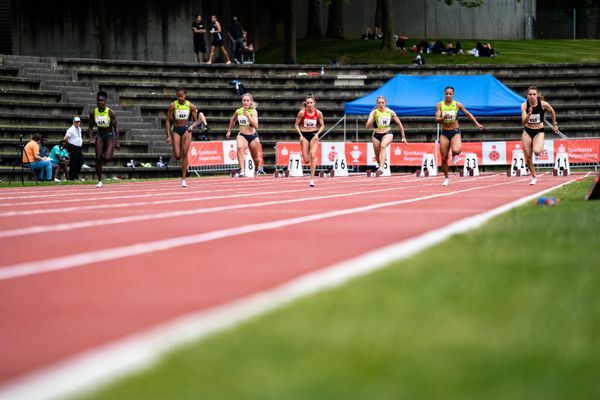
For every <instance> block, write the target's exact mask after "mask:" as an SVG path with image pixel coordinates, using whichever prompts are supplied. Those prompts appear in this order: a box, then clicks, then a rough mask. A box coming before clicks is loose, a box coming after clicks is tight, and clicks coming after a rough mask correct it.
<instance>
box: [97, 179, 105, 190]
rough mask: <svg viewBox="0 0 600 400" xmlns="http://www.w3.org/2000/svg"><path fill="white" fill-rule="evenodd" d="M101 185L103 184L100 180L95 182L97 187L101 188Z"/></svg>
mask: <svg viewBox="0 0 600 400" xmlns="http://www.w3.org/2000/svg"><path fill="white" fill-rule="evenodd" d="M102 186H104V183H102V181H98V183H96V187H97V188H101V187H102Z"/></svg>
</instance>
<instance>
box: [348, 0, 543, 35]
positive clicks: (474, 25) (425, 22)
mask: <svg viewBox="0 0 600 400" xmlns="http://www.w3.org/2000/svg"><path fill="white" fill-rule="evenodd" d="M533 2H535V0H521V1H520V2H518V1H517V0H487V1H486V2H485V3H484V4H483V5H482V6H481V7H478V8H465V7H461V6H460V5H458V4H454V5H452V6H447V5H446V4H445V3H444V2H443V1H438V0H422V1H393V20H394V31H395V33H397V34H399V35H408V36H409V37H411V38H430V39H436V38H453V39H477V38H487V39H525V22H526V17H527V14H531V11H530V10H532V9H533V10H535V7H533V8H532V3H533ZM375 3H376V1H375V0H349V1H348V3H347V4H346V6H345V8H344V18H345V22H346V24H345V26H344V29H345V35H346V37H348V38H359V37H360V36H361V34H362V33H364V32H365V31H366V28H367V26H373V25H374V20H375Z"/></svg>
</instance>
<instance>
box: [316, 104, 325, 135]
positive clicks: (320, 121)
mask: <svg viewBox="0 0 600 400" xmlns="http://www.w3.org/2000/svg"><path fill="white" fill-rule="evenodd" d="M317 115H318V116H319V130H318V132H317V135H316V136H317V139H318V138H319V135H321V132H323V129H325V121H324V120H323V113H322V112H321V111H319V110H317Z"/></svg>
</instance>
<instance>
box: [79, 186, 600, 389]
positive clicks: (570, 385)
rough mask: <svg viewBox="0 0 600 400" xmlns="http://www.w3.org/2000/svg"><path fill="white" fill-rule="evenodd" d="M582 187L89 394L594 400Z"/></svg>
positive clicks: (587, 227)
mask: <svg viewBox="0 0 600 400" xmlns="http://www.w3.org/2000/svg"><path fill="white" fill-rule="evenodd" d="M590 184H591V179H590V178H588V179H586V180H585V181H583V182H575V183H573V184H571V185H569V186H567V187H565V188H561V189H559V190H557V191H555V192H554V193H553V195H554V196H556V197H558V198H560V205H559V206H554V207H538V206H535V205H533V204H527V205H525V206H523V207H520V208H518V209H514V210H512V211H510V212H508V213H506V214H504V215H502V216H500V217H497V218H495V219H493V220H492V221H490V222H489V223H488V224H486V225H485V226H484V227H483V228H481V229H479V230H477V231H474V232H470V233H466V234H461V235H457V236H454V237H452V238H450V239H449V240H447V241H446V242H444V243H442V244H440V245H438V246H435V247H433V248H430V249H428V250H426V251H424V252H423V253H421V254H419V255H417V256H415V257H412V258H410V259H407V260H404V261H400V262H396V263H393V264H392V265H390V266H389V267H387V268H385V269H383V270H380V271H378V272H376V273H373V274H371V275H369V276H366V277H364V278H361V279H356V280H354V281H352V282H350V283H349V284H347V285H344V286H343V287H340V288H336V289H334V290H329V291H327V292H323V293H320V294H317V295H315V296H311V297H309V298H305V299H302V300H300V301H298V302H296V303H294V304H293V305H291V306H288V307H285V308H283V309H280V310H278V311H276V312H273V313H270V314H268V315H265V316H263V317H261V318H258V319H255V320H252V321H251V322H249V323H245V324H243V325H241V326H239V327H237V328H235V329H231V330H229V331H226V332H223V333H221V334H219V335H215V336H212V337H210V338H208V339H207V340H204V341H202V342H200V343H198V344H194V345H189V346H186V347H183V348H180V349H178V350H177V351H175V352H174V353H172V354H170V355H168V356H167V357H165V358H164V359H163V361H162V362H161V363H160V364H159V365H157V366H155V367H153V368H152V369H150V370H148V371H145V372H142V373H139V374H137V375H134V376H131V377H128V378H127V379H124V380H122V381H120V382H118V383H116V384H115V385H113V386H111V387H109V388H107V389H105V390H102V391H99V392H96V393H93V394H90V395H87V396H83V397H82V398H86V399H167V398H169V399H349V398H351V399H357V398H362V399H398V398H408V399H421V398H443V399H448V398H450V399H452V398H461V399H511V398H517V399H565V398H590V399H591V398H599V397H600V381H599V380H598V376H600V300H599V297H598V288H599V287H600V262H599V261H598V260H600V246H599V243H600V230H599V229H598V227H599V226H600V201H585V200H583V196H584V194H585V193H586V192H587V191H588V189H589V187H590Z"/></svg>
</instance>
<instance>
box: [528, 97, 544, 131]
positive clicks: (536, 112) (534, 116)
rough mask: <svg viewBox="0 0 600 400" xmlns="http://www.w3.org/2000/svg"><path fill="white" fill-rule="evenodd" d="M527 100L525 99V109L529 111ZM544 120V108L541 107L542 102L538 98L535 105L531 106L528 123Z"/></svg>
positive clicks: (532, 123)
mask: <svg viewBox="0 0 600 400" xmlns="http://www.w3.org/2000/svg"><path fill="white" fill-rule="evenodd" d="M529 107H531V105H530V104H529V101H527V111H528V112H529ZM543 122H544V108H543V107H542V102H541V101H539V100H538V103H537V106H535V107H533V109H532V110H531V115H530V116H529V120H528V121H527V123H528V124H531V125H534V124H541V123H543Z"/></svg>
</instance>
